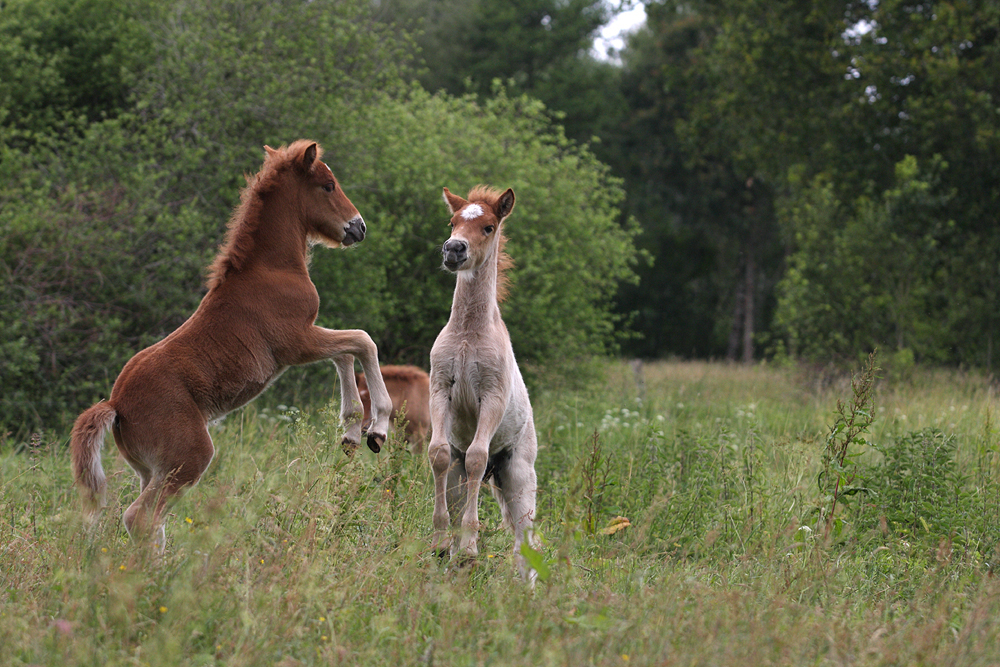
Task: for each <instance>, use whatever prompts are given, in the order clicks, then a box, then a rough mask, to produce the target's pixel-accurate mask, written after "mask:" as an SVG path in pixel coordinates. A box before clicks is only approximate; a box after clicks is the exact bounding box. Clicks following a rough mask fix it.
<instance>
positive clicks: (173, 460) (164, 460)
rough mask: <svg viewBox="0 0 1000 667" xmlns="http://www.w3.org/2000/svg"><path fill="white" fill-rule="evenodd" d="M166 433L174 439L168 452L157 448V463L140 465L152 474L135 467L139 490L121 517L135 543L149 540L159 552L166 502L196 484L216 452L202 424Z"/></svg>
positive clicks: (164, 535) (162, 544) (163, 535)
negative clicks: (147, 465) (158, 454)
mask: <svg viewBox="0 0 1000 667" xmlns="http://www.w3.org/2000/svg"><path fill="white" fill-rule="evenodd" d="M169 436H170V438H171V440H174V444H173V445H172V446H171V448H170V449H169V452H165V451H164V450H165V449H166V448H165V447H160V448H158V450H157V451H159V452H160V453H161V457H160V460H158V461H157V464H156V465H155V466H150V467H148V468H147V467H146V466H145V464H143V467H144V468H145V469H146V470H147V471H150V470H151V473H147V474H143V471H142V470H138V469H137V472H139V480H140V482H139V483H140V487H141V492H140V493H139V497H138V498H136V500H135V502H133V503H132V504H131V505H129V507H128V509H126V510H125V513H124V515H123V516H122V519H123V520H124V523H125V529H126V530H127V531H128V534H129V537H131V538H132V539H133V540H135V541H136V542H151V543H152V544H153V545H154V547H155V548H156V550H157V551H160V552H162V551H163V550H164V549H165V548H166V544H167V542H166V527H165V523H166V517H165V516H164V511H165V509H166V507H167V505H168V503H169V502H170V501H171V500H173V499H174V498H175V497H176V496H177V495H178V494H179V493H181V492H182V491H183V490H185V489H186V488H187V487H190V486H194V485H195V484H197V482H198V480H199V479H201V476H202V474H203V473H204V472H205V470H206V469H207V468H208V465H209V463H211V462H212V457H213V456H214V455H215V448H214V447H213V445H212V438H211V436H209V434H208V429H207V428H206V426H205V424H204V423H200V424H190V426H189V428H186V429H180V430H179V431H178V430H177V429H173V430H172V432H171V433H170V434H169ZM177 442H186V446H178V445H177V444H176V443H177ZM165 453H169V455H164V454H165ZM133 467H135V466H133Z"/></svg>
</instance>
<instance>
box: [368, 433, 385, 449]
mask: <svg viewBox="0 0 1000 667" xmlns="http://www.w3.org/2000/svg"><path fill="white" fill-rule="evenodd" d="M366 441H367V442H368V449H370V450H372V451H373V452H375V453H376V454H378V453H379V452H380V451H382V444H383V443H384V442H385V436H384V435H377V434H375V433H369V434H368V437H367V438H366Z"/></svg>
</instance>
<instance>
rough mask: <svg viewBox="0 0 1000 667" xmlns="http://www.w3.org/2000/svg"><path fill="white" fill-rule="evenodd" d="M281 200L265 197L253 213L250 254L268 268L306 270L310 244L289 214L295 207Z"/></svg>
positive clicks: (291, 214) (274, 197)
mask: <svg viewBox="0 0 1000 667" xmlns="http://www.w3.org/2000/svg"><path fill="white" fill-rule="evenodd" d="M283 199H284V198H283V197H280V196H274V195H271V196H269V197H267V198H266V199H265V200H264V201H263V203H262V205H261V207H260V208H259V209H258V210H257V211H256V215H257V216H259V219H258V220H257V224H256V225H255V226H254V231H253V239H254V247H253V251H252V253H251V255H252V256H253V257H254V259H256V260H257V261H259V262H263V263H265V264H266V265H267V266H272V267H281V268H291V269H300V268H301V269H303V270H306V271H308V261H307V255H308V250H309V241H308V238H307V236H306V231H305V228H304V226H303V225H302V224H300V223H299V221H298V220H295V219H294V218H295V214H294V213H292V211H294V210H295V207H293V206H290V205H289V202H287V201H283Z"/></svg>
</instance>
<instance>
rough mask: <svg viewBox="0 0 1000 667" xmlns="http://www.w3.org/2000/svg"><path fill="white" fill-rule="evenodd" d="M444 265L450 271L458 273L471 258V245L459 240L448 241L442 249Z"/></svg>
mask: <svg viewBox="0 0 1000 667" xmlns="http://www.w3.org/2000/svg"><path fill="white" fill-rule="evenodd" d="M441 254H442V255H444V265H445V268H447V269H448V270H449V271H456V270H458V268H459V267H460V266H462V264H464V263H465V260H467V259H468V258H469V244H468V243H466V242H465V241H461V240H459V239H448V240H447V241H445V242H444V245H443V246H442V247H441Z"/></svg>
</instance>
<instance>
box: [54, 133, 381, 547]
mask: <svg viewBox="0 0 1000 667" xmlns="http://www.w3.org/2000/svg"><path fill="white" fill-rule="evenodd" d="M264 148H265V151H266V155H265V159H264V165H263V167H262V168H261V170H260V171H259V172H258V173H257V174H255V175H253V176H248V177H247V187H246V188H244V189H243V191H242V192H241V196H240V201H241V203H240V205H239V206H238V207H237V208H236V210H235V212H234V213H233V216H232V218H231V219H230V222H229V231H228V233H227V236H226V241H225V243H224V244H223V246H222V248H221V250H220V251H219V254H218V256H217V257H216V258H215V261H214V262H213V264H212V265H211V267H210V270H209V279H208V293H207V294H205V296H204V298H203V299H202V301H201V304H200V305H199V306H198V309H197V310H196V311H195V312H194V314H193V315H191V317H190V318H189V319H188V320H187V321H186V322H184V324H182V325H181V326H180V327H179V328H178V329H177V330H176V331H174V332H173V333H171V334H170V335H169V336H167V337H166V338H164V339H163V340H161V341H160V342H158V343H156V344H155V345H153V346H151V347H148V348H146V349H145V350H142V351H141V352H139V353H138V354H136V355H135V356H134V357H132V359H131V360H130V361H129V362H128V363H127V364H125V367H124V368H123V369H122V372H121V374H120V375H119V376H118V379H117V380H116V381H115V384H114V388H113V389H112V390H111V397H110V398H109V399H108V400H107V401H102V402H100V403H97V404H96V405H94V406H92V407H91V408H89V409H88V410H86V411H85V412H84V413H83V414H81V415H80V416H79V417H78V418H77V420H76V423H75V424H74V426H73V433H72V438H71V441H70V453H71V457H72V463H73V473H74V476H75V477H76V480H77V483H78V484H79V486H80V487H81V488H82V490H83V491H84V494H85V498H86V500H87V501H88V505H89V508H90V509H91V510H94V509H96V506H97V505H98V504H100V505H103V504H104V495H105V488H106V481H105V476H104V470H103V468H102V467H101V447H102V443H103V441H104V437H105V434H106V433H107V431H108V430H110V431H111V432H112V434H113V435H114V439H115V443H116V444H117V445H118V450H119V451H120V452H121V455H122V456H123V457H124V458H125V460H126V461H127V462H128V464H129V465H130V466H131V467H132V469H133V470H135V472H136V473H137V474H138V475H139V488H140V493H139V497H138V498H137V499H136V500H135V502H133V503H132V504H131V505H130V506H129V507H128V509H126V510H125V513H124V515H123V519H124V522H125V528H126V529H127V530H128V532H129V535H130V536H132V538H133V539H138V540H142V539H148V538H150V537H152V539H153V542H154V543H155V545H156V546H157V547H159V549H161V550H162V549H163V548H164V547H165V545H166V533H165V529H164V523H165V517H164V508H165V507H166V504H167V502H168V501H169V500H170V499H171V498H173V497H175V496H176V495H177V494H178V493H179V492H180V491H182V490H183V489H184V488H185V487H189V486H192V485H194V484H196V483H197V482H198V480H199V479H200V478H201V476H202V474H203V473H204V472H205V470H206V468H208V465H209V463H210V462H211V460H212V457H213V456H214V454H215V449H214V447H213V445H212V438H211V437H210V435H209V433H208V423H209V421H211V420H215V419H219V418H220V417H222V416H223V415H225V414H226V413H228V412H230V411H232V410H235V409H236V408H238V407H240V406H242V405H245V404H246V403H248V402H249V401H251V400H252V399H254V398H255V397H256V396H257V395H258V394H260V393H261V392H262V391H263V390H264V389H266V388H267V387H268V385H270V384H271V383H272V382H273V381H274V380H275V379H276V378H277V377H278V376H279V375H281V373H283V372H284V371H285V370H286V369H287V368H288V367H289V366H293V365H299V364H307V363H310V362H315V361H320V360H323V359H333V361H334V363H335V365H336V368H337V374H338V377H339V380H340V388H341V396H342V400H341V410H340V416H341V419H342V420H343V422H344V424H345V428H346V432H345V434H344V438H343V442H342V445H343V446H344V449H345V451H347V452H348V453H350V452H352V451H353V450H354V449H355V448H357V446H358V444H359V443H360V440H361V437H362V430H361V425H362V419H361V418H362V406H361V399H360V397H359V396H358V390H357V385H356V384H355V382H354V358H355V357H357V358H358V359H359V360H360V362H361V366H362V368H364V370H365V371H366V372H367V374H368V377H369V378H371V380H370V393H371V402H372V415H373V420H372V424H371V427H370V429H369V431H368V433H367V440H368V446H369V447H370V448H371V449H372V450H373V451H376V452H377V451H378V450H379V448H380V444H381V443H383V442H384V441H385V437H386V433H387V431H388V427H389V413H390V412H391V410H392V402H391V401H390V399H389V395H388V393H387V391H386V388H385V385H384V383H383V382H382V376H381V375H380V374H379V372H378V369H379V365H378V351H377V349H376V347H375V343H374V342H373V341H372V339H371V337H370V336H369V335H368V334H366V333H365V332H364V331H360V330H350V331H334V330H331V329H324V328H322V327H318V326H315V324H314V322H315V320H316V315H317V313H318V311H319V294H318V293H317V291H316V287H315V286H314V285H313V283H312V281H311V280H310V279H309V271H308V260H309V246H310V245H311V244H314V243H320V244H323V245H325V246H328V247H331V248H338V247H346V246H350V245H353V244H355V243H358V242H360V241H362V240H363V239H364V237H365V223H364V221H363V220H362V218H361V216H360V215H359V214H358V210H357V209H356V208H355V207H354V205H353V204H352V203H351V202H350V200H349V199H348V198H347V196H346V195H345V194H344V192H343V190H342V189H341V188H340V186H339V184H338V183H337V179H336V178H334V175H333V172H331V171H330V168H329V167H328V166H327V165H326V164H325V163H324V162H322V161H321V159H320V158H321V156H322V149H321V148H320V147H319V146H318V145H317V144H316V143H314V142H310V141H304V140H301V141H296V142H294V143H293V144H291V145H289V146H287V147H285V146H282V147H281V148H278V149H277V150H275V149H272V148H270V147H269V146H265V147H264Z"/></svg>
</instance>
